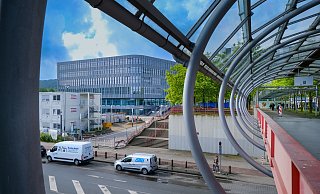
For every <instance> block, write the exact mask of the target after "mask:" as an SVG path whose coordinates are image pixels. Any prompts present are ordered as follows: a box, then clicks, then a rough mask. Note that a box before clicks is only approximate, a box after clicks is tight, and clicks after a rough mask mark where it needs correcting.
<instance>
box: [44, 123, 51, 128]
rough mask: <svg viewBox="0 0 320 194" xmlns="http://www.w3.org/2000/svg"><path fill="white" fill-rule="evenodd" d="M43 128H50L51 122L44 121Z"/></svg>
mask: <svg viewBox="0 0 320 194" xmlns="http://www.w3.org/2000/svg"><path fill="white" fill-rule="evenodd" d="M42 128H50V123H47V122H44V123H42Z"/></svg>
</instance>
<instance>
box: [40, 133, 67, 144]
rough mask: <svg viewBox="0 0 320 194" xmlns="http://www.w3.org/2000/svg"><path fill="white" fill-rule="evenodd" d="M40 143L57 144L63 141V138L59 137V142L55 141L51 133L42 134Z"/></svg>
mask: <svg viewBox="0 0 320 194" xmlns="http://www.w3.org/2000/svg"><path fill="white" fill-rule="evenodd" d="M40 141H43V142H53V143H57V142H60V141H63V138H62V136H61V135H58V137H57V140H54V139H52V137H51V135H50V134H49V133H40Z"/></svg>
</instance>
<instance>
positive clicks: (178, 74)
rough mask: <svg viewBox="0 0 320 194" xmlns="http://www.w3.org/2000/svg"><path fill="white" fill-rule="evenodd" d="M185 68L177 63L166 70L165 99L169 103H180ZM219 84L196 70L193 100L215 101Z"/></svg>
mask: <svg viewBox="0 0 320 194" xmlns="http://www.w3.org/2000/svg"><path fill="white" fill-rule="evenodd" d="M186 72H187V69H186V68H185V67H183V65H181V64H177V65H175V66H173V67H171V68H170V71H167V72H166V80H167V83H168V85H169V88H168V89H167V90H166V92H167V96H166V100H168V101H170V103H171V104H182V96H183V87H184V80H185V76H186ZM219 87H220V85H219V84H217V83H216V82H214V81H213V80H212V79H210V78H209V77H207V76H205V75H204V74H203V73H200V72H198V73H197V78H196V83H195V89H194V102H195V103H197V102H209V101H217V98H218V93H219Z"/></svg>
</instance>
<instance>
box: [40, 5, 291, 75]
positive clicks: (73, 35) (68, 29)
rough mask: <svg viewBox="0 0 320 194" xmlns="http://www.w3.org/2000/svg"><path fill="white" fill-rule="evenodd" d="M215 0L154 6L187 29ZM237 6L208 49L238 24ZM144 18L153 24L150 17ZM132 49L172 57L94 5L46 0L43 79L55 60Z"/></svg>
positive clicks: (52, 70) (52, 72) (53, 69)
mask: <svg viewBox="0 0 320 194" xmlns="http://www.w3.org/2000/svg"><path fill="white" fill-rule="evenodd" d="M121 1H122V0H121ZM124 2H125V6H126V7H127V8H129V10H130V9H131V10H134V9H133V8H132V6H130V5H129V3H127V1H124ZM211 2H212V1H208V0H180V1H179V3H178V2H177V1H172V0H158V1H155V6H156V7H157V8H158V9H159V10H160V11H161V12H162V13H164V15H165V16H166V17H168V18H169V19H170V21H171V22H173V23H174V24H175V25H176V26H178V28H179V29H180V30H181V31H182V32H183V33H184V34H186V33H187V32H188V30H189V29H190V28H191V27H192V26H193V24H194V23H195V22H196V21H197V19H198V18H199V17H200V16H201V14H202V13H203V12H204V11H205V10H206V9H207V7H208V6H209V5H210V3H211ZM272 2H274V3H272ZM277 2H281V4H285V3H286V2H287V1H286V0H281V1H278V0H271V4H270V3H269V4H270V5H268V4H267V3H266V6H271V7H272V9H273V12H276V11H280V10H282V9H283V6H275V4H280V3H277ZM237 11H238V8H237V3H236V4H235V5H234V6H233V8H232V9H231V11H230V13H228V15H227V16H226V17H225V18H224V22H223V24H221V25H219V26H218V28H217V30H216V34H215V35H214V36H213V37H212V38H211V41H210V42H209V43H208V46H207V50H208V51H211V52H212V51H213V49H215V48H217V46H219V44H220V43H221V42H222V41H223V40H224V39H225V38H226V36H227V34H229V33H231V31H232V29H234V28H235V26H236V25H237V24H238V23H239V21H240V19H239V16H238V12H237ZM259 12H263V10H261V11H259ZM260 14H261V15H260ZM259 15H260V17H259V19H261V20H266V18H267V17H270V16H268V15H269V14H268V11H265V13H259ZM146 23H148V24H150V25H151V26H152V25H153V24H152V23H151V22H150V21H148V20H146ZM257 26H258V25H257ZM198 34H199V32H197V33H196V34H195V35H194V36H193V37H192V38H191V40H192V41H196V38H197V35H198ZM239 40H241V33H238V34H237V35H236V36H235V38H233V39H232V40H231V41H230V43H229V45H230V44H232V43H234V42H237V41H239ZM128 54H142V55H149V56H153V57H159V58H163V59H168V60H173V59H172V56H171V54H169V53H168V52H166V51H165V50H163V49H161V48H160V47H158V46H157V45H155V44H153V43H152V42H150V41H148V40H147V39H145V38H143V37H142V36H140V35H138V34H137V33H135V32H133V31H131V30H130V29H128V28H127V27H125V26H124V25H122V24H120V23H119V22H117V21H115V20H114V19H113V18H111V17H109V16H108V15H106V14H104V13H102V12H101V11H99V10H98V9H94V8H92V7H91V6H90V5H89V4H88V3H87V2H85V1H84V0H81V1H79V0H67V1H66V0H48V3H47V10H46V17H45V24H44V32H43V42H42V56H41V69H40V79H41V80H46V79H55V78H56V76H57V75H56V64H57V62H60V61H70V60H80V59H88V58H96V57H108V56H116V55H128Z"/></svg>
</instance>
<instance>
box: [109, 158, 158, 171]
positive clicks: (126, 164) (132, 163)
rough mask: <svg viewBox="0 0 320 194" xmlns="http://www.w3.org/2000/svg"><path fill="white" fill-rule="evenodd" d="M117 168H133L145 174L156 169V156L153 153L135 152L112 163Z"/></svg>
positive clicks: (119, 169)
mask: <svg viewBox="0 0 320 194" xmlns="http://www.w3.org/2000/svg"><path fill="white" fill-rule="evenodd" d="M114 167H115V168H116V169H117V170H118V171H121V170H133V171H139V172H142V174H144V175H146V174H148V173H150V172H154V171H155V170H157V169H158V163H157V157H156V155H154V154H146V153H135V154H131V155H129V156H127V157H125V158H123V159H121V160H117V161H115V163H114Z"/></svg>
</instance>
